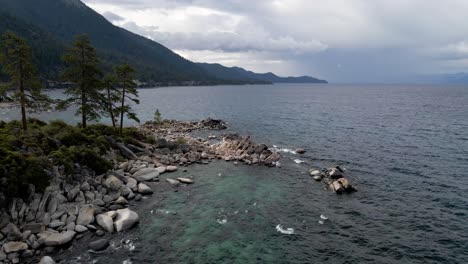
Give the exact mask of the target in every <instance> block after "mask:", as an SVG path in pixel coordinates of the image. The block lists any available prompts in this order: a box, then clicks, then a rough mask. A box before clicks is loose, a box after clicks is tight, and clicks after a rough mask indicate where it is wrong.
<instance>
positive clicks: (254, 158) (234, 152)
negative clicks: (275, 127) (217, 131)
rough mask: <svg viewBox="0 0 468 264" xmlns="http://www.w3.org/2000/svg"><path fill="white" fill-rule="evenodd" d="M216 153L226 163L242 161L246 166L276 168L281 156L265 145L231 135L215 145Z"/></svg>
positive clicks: (247, 138)
mask: <svg viewBox="0 0 468 264" xmlns="http://www.w3.org/2000/svg"><path fill="white" fill-rule="evenodd" d="M215 153H216V155H217V157H218V158H219V159H224V160H226V161H231V160H234V161H242V162H244V163H245V164H248V165H250V164H260V165H265V166H269V167H273V166H276V165H277V164H278V163H277V162H278V161H279V160H280V159H281V156H280V155H279V154H278V153H277V152H275V151H272V150H270V149H269V148H268V146H267V145H265V144H255V143H254V142H253V141H252V140H251V139H250V137H249V136H248V137H241V136H239V135H237V134H230V135H226V136H224V137H223V139H222V141H221V142H220V143H219V144H217V145H215Z"/></svg>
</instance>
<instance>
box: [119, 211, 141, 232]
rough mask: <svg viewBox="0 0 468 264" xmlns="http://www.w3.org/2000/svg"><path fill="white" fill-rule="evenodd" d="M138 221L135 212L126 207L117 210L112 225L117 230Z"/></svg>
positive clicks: (129, 226) (127, 227)
mask: <svg viewBox="0 0 468 264" xmlns="http://www.w3.org/2000/svg"><path fill="white" fill-rule="evenodd" d="M138 221H140V218H139V216H138V214H137V213H135V212H134V211H132V210H130V209H128V208H126V209H121V210H117V216H116V217H115V221H114V226H115V230H116V231H117V232H120V231H123V230H126V229H129V228H131V227H133V226H134V225H136V224H137V223H138Z"/></svg>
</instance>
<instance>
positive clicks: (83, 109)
mask: <svg viewBox="0 0 468 264" xmlns="http://www.w3.org/2000/svg"><path fill="white" fill-rule="evenodd" d="M84 62H85V56H84V50H83V48H82V49H81V82H82V83H80V89H81V124H82V126H83V128H86V110H87V107H86V92H85V88H84V87H83V86H84V85H83V82H84V78H85V76H84V75H85V74H84V72H83V71H84V70H83V64H84Z"/></svg>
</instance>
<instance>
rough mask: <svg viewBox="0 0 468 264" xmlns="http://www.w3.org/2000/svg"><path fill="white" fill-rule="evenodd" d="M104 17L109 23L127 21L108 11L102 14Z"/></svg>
mask: <svg viewBox="0 0 468 264" xmlns="http://www.w3.org/2000/svg"><path fill="white" fill-rule="evenodd" d="M102 15H103V16H104V17H105V18H106V19H107V20H109V21H111V22H118V21H123V20H125V18H123V17H121V16H119V15H117V14H115V13H112V12H110V11H106V12H104V13H102Z"/></svg>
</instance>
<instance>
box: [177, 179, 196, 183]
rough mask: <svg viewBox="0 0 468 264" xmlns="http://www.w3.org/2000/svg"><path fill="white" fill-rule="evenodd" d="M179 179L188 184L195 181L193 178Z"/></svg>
mask: <svg viewBox="0 0 468 264" xmlns="http://www.w3.org/2000/svg"><path fill="white" fill-rule="evenodd" d="M177 180H178V181H180V182H181V183H186V184H192V183H194V181H193V180H192V179H189V178H177Z"/></svg>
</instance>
